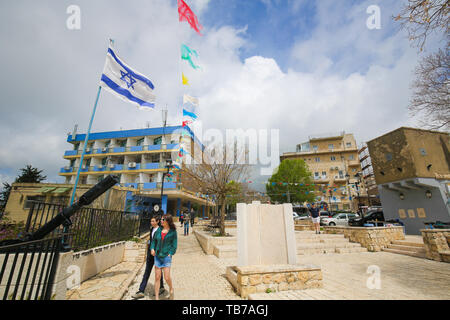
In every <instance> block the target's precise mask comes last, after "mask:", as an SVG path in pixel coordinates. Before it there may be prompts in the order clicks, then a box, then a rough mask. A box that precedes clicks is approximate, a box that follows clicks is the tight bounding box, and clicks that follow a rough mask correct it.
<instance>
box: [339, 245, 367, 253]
mask: <svg viewBox="0 0 450 320" xmlns="http://www.w3.org/2000/svg"><path fill="white" fill-rule="evenodd" d="M357 252H367V249H366V248H364V247H361V246H359V247H350V248H336V253H357Z"/></svg>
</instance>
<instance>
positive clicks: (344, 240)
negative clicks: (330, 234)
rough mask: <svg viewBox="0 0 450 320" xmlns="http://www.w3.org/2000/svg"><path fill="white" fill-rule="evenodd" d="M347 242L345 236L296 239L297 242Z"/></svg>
mask: <svg viewBox="0 0 450 320" xmlns="http://www.w3.org/2000/svg"><path fill="white" fill-rule="evenodd" d="M342 242H348V239H346V238H333V239H329V238H323V239H322V238H318V239H297V243H342Z"/></svg>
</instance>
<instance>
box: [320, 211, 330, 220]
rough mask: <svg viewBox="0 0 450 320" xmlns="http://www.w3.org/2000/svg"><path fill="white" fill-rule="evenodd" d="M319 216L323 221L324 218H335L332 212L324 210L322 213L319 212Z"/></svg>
mask: <svg viewBox="0 0 450 320" xmlns="http://www.w3.org/2000/svg"><path fill="white" fill-rule="evenodd" d="M319 215H320V218H321V219H322V218H327V217H328V218H331V217H332V216H333V213H332V212H330V211H324V210H322V211H320V212H319Z"/></svg>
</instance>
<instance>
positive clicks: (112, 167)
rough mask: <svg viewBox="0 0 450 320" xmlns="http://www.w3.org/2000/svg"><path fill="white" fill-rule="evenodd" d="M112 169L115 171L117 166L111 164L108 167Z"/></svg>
mask: <svg viewBox="0 0 450 320" xmlns="http://www.w3.org/2000/svg"><path fill="white" fill-rule="evenodd" d="M108 167H109V168H110V169H114V168H115V167H116V165H115V164H114V163H110V164H109V166H108Z"/></svg>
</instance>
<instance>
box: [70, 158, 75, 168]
mask: <svg viewBox="0 0 450 320" xmlns="http://www.w3.org/2000/svg"><path fill="white" fill-rule="evenodd" d="M74 165H75V159H74V160H70V166H71V167H73V166H74Z"/></svg>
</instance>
